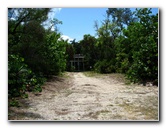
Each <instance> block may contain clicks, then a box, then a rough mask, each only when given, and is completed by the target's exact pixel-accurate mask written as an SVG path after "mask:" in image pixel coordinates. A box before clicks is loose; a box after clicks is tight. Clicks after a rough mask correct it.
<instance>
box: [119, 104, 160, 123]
mask: <svg viewBox="0 0 166 128" xmlns="http://www.w3.org/2000/svg"><path fill="white" fill-rule="evenodd" d="M119 106H120V107H123V108H124V109H125V110H126V112H128V113H129V115H131V117H130V118H132V119H135V117H138V116H139V115H137V113H140V112H141V113H142V114H141V115H144V116H145V117H144V119H145V120H158V109H157V108H154V107H152V106H135V105H133V104H127V103H123V104H120V105H119ZM135 120H136V119H135Z"/></svg>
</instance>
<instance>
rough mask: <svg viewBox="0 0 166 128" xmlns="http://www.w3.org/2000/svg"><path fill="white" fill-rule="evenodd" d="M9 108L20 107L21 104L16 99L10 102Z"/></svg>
mask: <svg viewBox="0 0 166 128" xmlns="http://www.w3.org/2000/svg"><path fill="white" fill-rule="evenodd" d="M9 106H11V107H20V104H19V102H18V101H17V100H16V99H12V101H10V102H9Z"/></svg>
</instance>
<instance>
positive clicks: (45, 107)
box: [9, 72, 159, 121]
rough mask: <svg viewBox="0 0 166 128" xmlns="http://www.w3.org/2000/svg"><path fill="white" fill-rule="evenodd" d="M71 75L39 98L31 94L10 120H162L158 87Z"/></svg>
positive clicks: (13, 110)
mask: <svg viewBox="0 0 166 128" xmlns="http://www.w3.org/2000/svg"><path fill="white" fill-rule="evenodd" d="M67 75H68V76H69V78H65V79H55V80H53V81H50V82H47V83H46V85H45V86H44V89H43V91H42V92H41V94H39V95H35V94H32V93H29V98H28V99H23V100H20V101H21V103H22V107H19V108H13V107H11V108H10V109H9V115H10V116H9V120H51V121H59V120H60V121H68V120H70V121H77V120H80V121H123V120H141V121H142V120H158V117H159V116H158V108H159V107H158V87H156V86H154V87H147V86H140V85H125V83H124V82H122V81H118V80H116V79H114V77H111V75H110V76H109V75H103V76H101V77H87V76H85V75H84V74H83V73H81V72H77V73H73V72H70V73H69V72H68V73H67Z"/></svg>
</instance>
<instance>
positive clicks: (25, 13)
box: [8, 8, 67, 97]
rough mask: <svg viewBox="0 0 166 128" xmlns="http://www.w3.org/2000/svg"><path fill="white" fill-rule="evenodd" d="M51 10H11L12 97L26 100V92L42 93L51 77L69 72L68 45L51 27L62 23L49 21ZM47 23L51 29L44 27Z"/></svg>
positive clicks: (9, 88) (10, 92) (10, 65)
mask: <svg viewBox="0 0 166 128" xmlns="http://www.w3.org/2000/svg"><path fill="white" fill-rule="evenodd" d="M50 11H51V9H45V8H43V9H40V8H38V9H29V8H25V9H22V8H21V9H20V8H17V9H14V8H13V9H9V10H8V26H9V29H8V46H9V50H8V78H9V82H8V90H9V92H8V93H9V97H15V96H25V95H26V94H25V92H26V91H42V90H41V85H42V84H43V83H44V82H45V80H46V79H45V78H47V77H49V76H50V75H58V74H59V73H60V72H62V71H64V70H65V68H66V54H65V53H66V45H67V41H64V40H62V39H60V36H61V35H60V33H59V32H58V31H54V32H53V31H51V27H53V26H55V27H56V25H57V24H58V23H61V22H60V21H58V20H57V19H55V20H53V21H48V20H47V19H48V17H47V15H48V13H49V12H50ZM46 22H50V23H51V26H47V29H46V28H45V27H44V24H45V23H46Z"/></svg>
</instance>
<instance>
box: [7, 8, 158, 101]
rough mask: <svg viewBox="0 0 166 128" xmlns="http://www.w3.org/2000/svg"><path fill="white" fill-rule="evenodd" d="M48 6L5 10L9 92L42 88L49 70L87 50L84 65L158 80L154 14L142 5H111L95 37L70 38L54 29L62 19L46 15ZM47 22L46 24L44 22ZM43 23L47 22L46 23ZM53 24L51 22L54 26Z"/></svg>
mask: <svg viewBox="0 0 166 128" xmlns="http://www.w3.org/2000/svg"><path fill="white" fill-rule="evenodd" d="M50 11H51V9H49V8H42V9H41V8H37V9H34V8H24V9H23V8H11V9H10V8H9V10H8V79H9V81H8V94H9V98H10V97H16V96H22V97H27V95H26V93H25V92H26V91H38V92H40V91H42V89H41V85H42V84H43V83H44V82H45V81H46V78H48V77H49V76H51V75H58V74H59V73H61V72H63V71H65V70H67V71H71V70H72V67H71V65H70V60H72V59H73V55H74V54H80V53H81V54H83V55H85V69H86V70H90V68H89V67H90V66H91V67H92V69H93V70H94V71H96V72H100V73H115V72H118V73H124V74H126V76H127V77H128V78H129V79H130V80H131V81H133V82H143V83H146V82H148V81H151V82H154V83H155V84H157V82H158V14H156V15H152V12H151V9H147V8H143V9H137V10H136V11H135V12H131V10H130V9H129V8H109V9H108V10H107V12H106V18H105V19H104V20H103V21H102V25H101V26H99V24H98V23H97V22H95V29H96V34H97V37H94V36H91V35H89V34H85V35H84V37H83V39H82V40H81V41H79V42H75V40H73V41H72V42H71V43H68V41H67V40H63V39H61V38H60V37H61V34H60V32H58V30H57V29H56V26H57V25H58V24H62V22H61V21H58V20H57V19H54V20H52V21H49V20H48V13H49V12H50ZM48 23H49V24H50V26H48ZM46 25H47V27H45V26H46ZM52 27H55V29H54V31H52V30H51V29H52Z"/></svg>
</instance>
